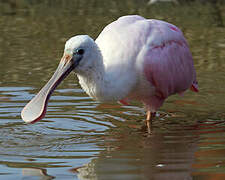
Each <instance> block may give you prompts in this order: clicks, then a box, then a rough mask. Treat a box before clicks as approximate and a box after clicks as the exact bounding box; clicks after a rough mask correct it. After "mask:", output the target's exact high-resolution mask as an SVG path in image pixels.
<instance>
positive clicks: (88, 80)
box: [77, 45, 133, 102]
mask: <svg viewBox="0 0 225 180" xmlns="http://www.w3.org/2000/svg"><path fill="white" fill-rule="evenodd" d="M96 46H97V45H96ZM94 54H95V55H94V58H95V59H92V61H93V62H94V63H93V64H92V66H91V67H89V68H86V69H85V70H84V71H82V72H78V73H77V76H78V79H79V83H80V85H81V86H82V88H83V89H84V91H85V92H86V93H87V94H88V95H89V96H91V97H92V98H94V99H96V100H98V101H102V102H106V101H118V100H121V99H123V98H125V97H126V96H127V95H128V94H129V92H130V90H131V89H132V87H133V81H132V83H129V82H130V80H129V79H130V78H131V77H130V75H128V74H127V71H126V70H124V68H121V66H116V67H115V66H110V65H108V66H107V65H106V64H104V57H102V53H101V51H100V50H99V49H98V50H96V52H94ZM92 58H93V57H92ZM125 84H126V85H125Z"/></svg>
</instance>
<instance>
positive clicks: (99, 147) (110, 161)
mask: <svg viewBox="0 0 225 180" xmlns="http://www.w3.org/2000/svg"><path fill="white" fill-rule="evenodd" d="M148 2H149V1H148V0H141V1H135V0H132V1H119V0H115V1H101V0H91V1H87V0H83V1H79V0H77V1H76V0H71V1H60V0H59V1H58V0H57V1H51V0H46V1H42V0H40V1H36V0H32V1H25V0H19V1H5V0H0V27H1V28H0V34H1V36H0V62H1V66H0V167H1V173H0V179H15V177H16V178H20V179H157V180H158V179H159V180H160V179H163V180H164V179H165V180H167V179H174V180H176V179H179V180H180V179H199V180H202V179H204V180H219V179H225V173H224V172H225V158H224V157H225V140H224V139H225V122H224V121H225V110H224V107H225V98H224V94H225V92H224V89H225V84H224V83H223V82H224V81H225V71H224V69H225V63H224V57H225V51H224V47H225V39H224V34H225V28H224V23H225V14H224V12H225V5H224V2H223V1H219V0H218V1H213V0H212V1H201V0H199V1H177V2H178V3H168V2H167V3H160V4H159V3H155V4H151V5H148ZM124 14H140V15H142V16H145V17H148V18H156V19H162V20H166V21H169V22H171V23H173V24H176V25H177V26H178V27H180V28H181V29H182V31H183V32H184V35H185V37H186V38H187V40H188V42H189V44H190V48H191V51H192V53H193V58H194V61H195V66H196V70H197V75H198V80H199V84H200V93H198V94H194V93H191V92H187V93H186V94H185V96H184V97H182V98H181V97H179V96H173V97H170V98H169V99H168V100H167V102H166V103H165V104H164V106H163V107H162V108H161V109H160V111H159V114H158V116H157V117H156V119H155V121H154V123H153V126H154V129H153V134H152V135H150V136H149V135H147V134H146V133H145V132H144V131H142V130H141V126H142V124H143V122H142V120H143V119H144V118H145V114H144V109H142V107H141V105H140V104H134V105H133V106H121V105H118V104H99V103H97V102H95V101H92V100H91V99H90V98H89V97H87V95H86V94H84V92H83V91H82V90H81V88H80V86H79V85H78V82H77V80H76V79H75V78H74V76H73V75H71V76H70V77H68V78H67V79H66V80H65V82H64V83H62V85H60V86H59V88H58V89H57V90H56V92H55V93H54V94H53V96H52V99H51V101H50V103H49V108H48V112H47V115H46V118H45V119H44V120H43V121H41V122H39V123H37V124H34V125H27V124H25V123H23V122H22V120H21V118H20V111H21V109H22V107H23V106H24V105H25V104H26V103H27V102H28V101H29V100H30V99H31V98H32V97H33V96H34V95H35V93H37V91H38V90H39V88H40V87H42V85H43V84H45V82H46V81H47V80H48V79H49V78H50V76H51V74H52V73H53V71H54V70H55V68H56V66H57V64H58V62H59V59H60V56H61V55H62V51H63V45H64V43H65V41H66V39H68V38H69V37H70V36H73V35H74V34H89V35H91V36H93V37H94V38H95V37H97V35H98V33H99V32H100V31H101V30H102V28H103V27H104V26H105V25H106V24H108V23H109V22H111V21H113V20H115V19H116V18H117V17H119V16H121V15H124Z"/></svg>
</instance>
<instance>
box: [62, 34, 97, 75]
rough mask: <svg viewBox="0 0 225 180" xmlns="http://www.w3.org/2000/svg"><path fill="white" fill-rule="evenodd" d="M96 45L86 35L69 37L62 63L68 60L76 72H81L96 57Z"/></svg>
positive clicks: (90, 65) (90, 66)
mask: <svg viewBox="0 0 225 180" xmlns="http://www.w3.org/2000/svg"><path fill="white" fill-rule="evenodd" d="M98 51H99V50H98V47H97V45H96V43H95V42H94V40H93V39H92V38H90V37H89V36H88V35H79V36H74V37H72V38H70V39H69V40H68V41H67V42H66V44H65V49H64V55H63V57H62V63H66V62H67V61H70V63H71V66H72V67H73V69H74V71H75V72H76V73H82V72H83V71H86V70H88V69H90V68H92V66H93V65H94V64H95V62H96V61H95V60H96V59H98V56H99V53H98Z"/></svg>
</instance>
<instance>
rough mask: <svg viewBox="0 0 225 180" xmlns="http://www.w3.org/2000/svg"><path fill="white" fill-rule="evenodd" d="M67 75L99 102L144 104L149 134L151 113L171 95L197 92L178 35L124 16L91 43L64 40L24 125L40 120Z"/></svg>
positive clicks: (160, 24) (80, 38)
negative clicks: (63, 45) (53, 71)
mask: <svg viewBox="0 0 225 180" xmlns="http://www.w3.org/2000/svg"><path fill="white" fill-rule="evenodd" d="M71 72H75V74H76V75H77V77H78V80H79V84H80V85H81V87H82V88H83V90H84V91H85V92H86V93H87V94H88V95H89V96H90V97H92V98H93V99H95V100H97V101H99V102H120V103H122V104H124V105H129V104H130V103H131V102H132V101H139V102H141V103H143V105H144V107H145V108H146V111H147V118H146V127H147V129H148V132H151V127H152V119H153V117H154V114H155V112H156V111H157V110H158V109H159V108H160V107H161V106H162V105H163V103H164V102H165V100H166V99H167V98H168V97H169V96H170V95H173V94H183V93H184V92H185V91H186V90H187V89H190V90H192V91H194V92H198V82H197V80H196V71H195V68H194V63H193V58H192V54H191V52H190V49H189V45H188V43H187V40H186V39H185V37H184V35H183V33H182V31H181V30H180V29H179V28H178V27H176V26H175V25H173V24H171V23H168V22H165V21H162V20H157V19H146V18H144V17H142V16H139V15H126V16H122V17H119V18H118V19H117V20H115V21H113V22H111V23H110V24H108V25H107V26H106V27H105V28H104V29H103V30H102V32H101V33H100V34H99V35H98V37H97V38H96V39H95V40H94V39H93V38H91V37H90V36H88V35H76V36H73V37H71V38H70V39H69V40H67V41H66V43H65V49H64V53H63V56H62V58H61V61H60V63H59V65H58V67H57V69H56V71H55V73H54V74H53V76H52V77H51V79H50V80H49V81H48V82H47V83H46V85H45V86H44V87H43V88H42V89H41V90H40V91H39V92H38V94H37V95H36V96H35V97H34V98H33V99H32V100H31V101H30V102H29V103H28V104H27V105H26V106H25V107H24V108H23V110H22V112H21V117H22V119H23V120H24V121H25V122H26V123H35V122H37V121H39V120H41V119H42V118H43V117H44V116H45V114H46V111H47V105H48V101H49V99H50V96H51V94H52V93H53V91H54V90H55V88H56V87H57V86H58V85H59V84H60V82H61V81H62V80H63V79H64V78H66V77H67V76H68V75H69V74H70V73H71Z"/></svg>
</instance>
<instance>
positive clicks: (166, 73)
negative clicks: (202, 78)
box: [144, 20, 198, 110]
mask: <svg viewBox="0 0 225 180" xmlns="http://www.w3.org/2000/svg"><path fill="white" fill-rule="evenodd" d="M153 21H154V23H152V25H151V28H152V29H153V30H151V32H152V33H151V32H150V35H149V36H150V39H151V40H150V41H151V42H150V43H149V44H148V47H149V48H147V49H146V50H145V53H144V59H145V60H144V74H145V76H146V78H147V80H148V81H149V82H151V84H153V85H154V86H155V88H156V94H155V96H154V97H151V98H150V99H149V100H147V101H146V102H145V104H147V105H148V106H150V109H153V110H157V109H158V108H159V107H160V106H161V105H162V103H163V101H164V100H165V99H166V98H167V97H168V96H169V95H172V94H175V93H179V94H182V93H183V92H184V91H185V90H187V89H188V88H190V89H191V90H193V91H195V92H198V85H197V80H196V72H195V69H194V65H193V60H192V55H191V53H190V51H189V47H188V45H187V42H186V40H185V38H184V37H183V34H182V32H181V31H180V30H179V29H178V28H177V27H176V26H174V25H172V24H169V23H166V22H163V21H157V20H153ZM153 35H154V37H151V36H153ZM152 39H154V41H153V40H152ZM153 42H154V43H153Z"/></svg>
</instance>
